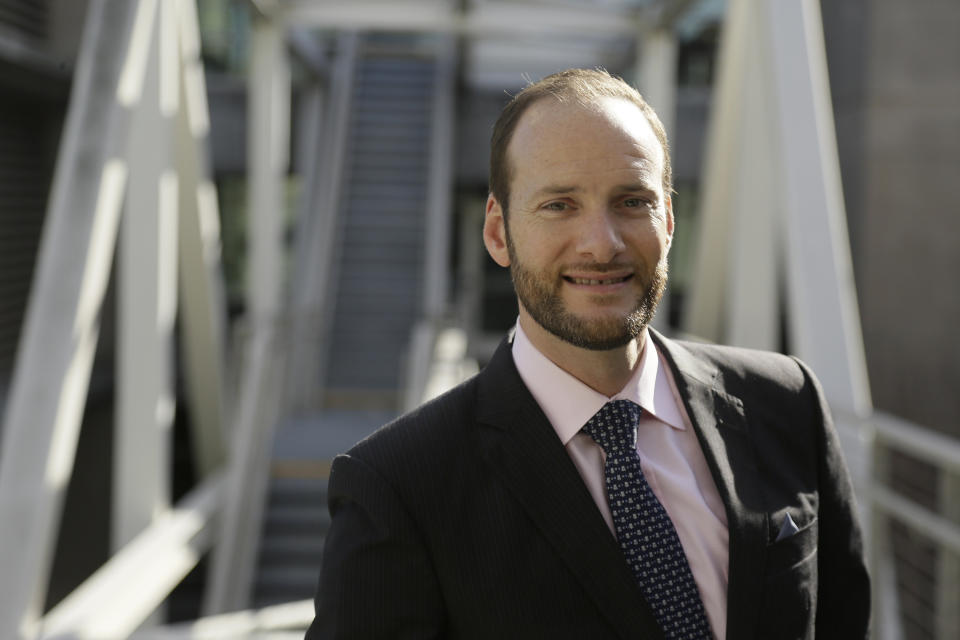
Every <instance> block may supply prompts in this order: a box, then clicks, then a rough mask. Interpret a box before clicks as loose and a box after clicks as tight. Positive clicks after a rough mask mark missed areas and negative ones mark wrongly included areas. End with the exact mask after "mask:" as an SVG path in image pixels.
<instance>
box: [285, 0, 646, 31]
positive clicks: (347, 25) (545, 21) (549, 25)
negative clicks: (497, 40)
mask: <svg viewBox="0 0 960 640" xmlns="http://www.w3.org/2000/svg"><path fill="white" fill-rule="evenodd" d="M274 15H275V16H276V17H277V18H279V19H281V20H283V21H284V22H285V23H286V24H288V25H290V26H311V27H316V28H326V29H341V30H356V31H362V30H379V31H424V32H434V33H435V32H445V33H454V34H459V35H463V36H468V37H477V36H486V35H504V34H507V35H511V34H512V35H525V34H541V35H544V34H562V33H567V34H578V35H598V36H603V37H610V36H626V37H633V36H634V35H635V34H636V25H635V20H634V16H635V12H632V11H629V10H625V9H621V10H616V9H607V10H602V11H598V10H597V8H596V7H589V6H582V7H580V6H573V5H557V6H551V7H545V6H544V5H542V4H536V3H532V2H506V1H503V0H499V1H488V2H483V3H480V4H478V5H476V6H474V7H473V8H471V9H470V10H468V11H466V12H461V11H459V10H457V9H456V8H455V3H453V2H449V1H448V0H393V1H391V0H379V1H368V2H351V3H344V2H339V1H337V0H287V1H286V2H283V3H282V4H281V5H280V6H279V7H278V9H277V11H276V12H275V14H274Z"/></svg>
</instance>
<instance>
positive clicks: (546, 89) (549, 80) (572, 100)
mask: <svg viewBox="0 0 960 640" xmlns="http://www.w3.org/2000/svg"><path fill="white" fill-rule="evenodd" d="M546 98H553V100H554V101H556V103H559V104H562V105H567V104H569V105H577V106H580V107H582V108H585V109H593V110H596V109H597V108H598V104H599V103H600V102H602V99H603V98H620V99H622V100H625V101H626V102H628V103H631V104H633V105H634V106H636V107H637V108H638V109H639V111H640V112H641V114H642V115H643V116H644V118H645V119H646V122H647V124H648V125H649V126H650V128H651V129H652V130H653V133H654V137H655V138H656V139H657V141H658V143H659V146H660V149H661V152H662V154H663V175H662V186H663V191H664V194H665V196H669V194H670V193H671V192H672V187H673V168H672V163H671V160H670V145H669V141H668V139H667V135H666V131H665V130H664V127H663V123H662V122H661V121H660V118H659V117H658V116H657V113H656V111H655V110H654V109H653V108H652V107H651V106H650V105H649V104H648V103H647V101H646V100H644V99H643V96H642V95H640V93H639V92H638V91H637V90H636V89H635V88H634V87H632V86H631V85H629V84H628V83H627V82H625V81H624V80H623V79H622V78H619V77H617V76H614V75H611V74H610V73H608V72H607V71H605V70H603V69H567V70H566V71H561V72H559V73H555V74H551V75H549V76H546V77H545V78H543V79H541V80H539V81H538V82H534V83H531V84H530V85H528V86H527V87H525V88H524V89H523V90H522V91H520V93H518V94H517V95H515V96H514V97H513V98H512V99H511V100H510V101H509V102H508V103H507V105H506V106H505V107H504V108H503V111H501V113H500V116H499V117H498V118H497V122H496V124H495V125H494V128H493V135H492V136H491V140H490V143H491V145H490V193H491V195H492V196H493V197H494V198H495V199H496V200H497V201H498V202H499V203H500V205H501V207H502V208H503V211H504V213H506V212H507V209H508V206H509V196H510V183H511V182H512V180H513V173H514V167H513V166H512V163H511V162H510V161H509V153H508V150H509V146H510V145H511V144H512V142H513V137H514V133H515V131H516V128H517V125H518V124H519V122H520V121H521V120H523V116H524V115H525V114H526V113H527V112H528V111H530V110H532V109H533V108H534V107H535V105H537V104H538V103H541V102H542V101H544V99H546Z"/></svg>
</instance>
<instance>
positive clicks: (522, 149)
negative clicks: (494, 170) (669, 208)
mask: <svg viewBox="0 0 960 640" xmlns="http://www.w3.org/2000/svg"><path fill="white" fill-rule="evenodd" d="M507 158H508V160H509V162H510V168H511V173H512V175H513V177H514V180H513V181H512V182H517V181H521V182H523V181H528V180H530V179H531V178H532V179H537V178H542V179H552V178H554V177H556V178H565V179H567V178H569V179H584V180H587V179H602V178H604V177H607V176H609V175H611V174H614V173H616V174H624V177H627V175H626V174H633V176H632V177H634V178H642V179H644V180H645V181H646V180H649V181H650V182H652V183H654V182H655V183H659V182H660V181H661V180H662V178H663V164H664V156H663V147H662V146H661V144H660V142H659V140H658V139H657V136H656V134H655V133H654V131H653V128H652V127H651V126H650V123H649V122H648V121H647V118H646V116H644V114H643V112H642V111H641V110H640V108H639V107H638V106H637V105H635V104H634V103H632V102H630V101H629V100H626V99H624V98H600V99H599V100H597V101H595V102H593V103H591V104H589V105H581V104H575V103H569V102H567V103H561V102H559V101H558V100H554V99H552V98H544V99H541V100H539V101H538V102H536V103H534V104H533V105H531V107H530V108H529V109H528V110H527V111H526V112H525V113H524V114H523V115H522V116H521V118H520V121H519V122H518V123H517V127H516V130H515V131H514V134H513V137H512V139H511V140H510V144H509V146H508V148H507Z"/></svg>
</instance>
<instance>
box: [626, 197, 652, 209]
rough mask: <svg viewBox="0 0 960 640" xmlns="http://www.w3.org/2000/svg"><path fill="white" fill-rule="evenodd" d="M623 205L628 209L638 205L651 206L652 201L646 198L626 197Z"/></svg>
mask: <svg viewBox="0 0 960 640" xmlns="http://www.w3.org/2000/svg"><path fill="white" fill-rule="evenodd" d="M623 206H625V207H627V208H628V209H636V208H638V207H649V206H650V201H649V200H648V199H646V198H625V199H624V200H623Z"/></svg>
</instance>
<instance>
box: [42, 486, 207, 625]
mask: <svg viewBox="0 0 960 640" xmlns="http://www.w3.org/2000/svg"><path fill="white" fill-rule="evenodd" d="M223 489H224V487H223V478H222V476H221V475H218V474H214V475H211V476H210V477H208V478H207V479H206V480H205V481H204V482H203V483H202V484H200V485H198V486H197V487H196V488H195V489H194V490H193V491H192V492H191V493H190V494H188V495H187V496H186V497H184V498H183V500H181V501H180V502H179V503H178V504H177V505H176V507H175V508H174V509H173V510H170V511H167V512H166V513H164V514H163V515H162V516H160V517H158V518H157V519H156V520H155V521H154V522H153V524H151V525H150V526H149V527H148V528H147V529H145V530H144V531H142V532H140V533H139V534H138V535H137V536H136V537H135V538H134V539H133V540H131V541H130V543H128V544H127V545H126V546H124V547H123V549H121V550H120V551H118V552H117V553H115V554H114V555H113V556H112V557H111V558H110V560H109V561H108V562H107V563H106V564H104V565H103V566H102V567H100V569H98V570H97V571H96V572H94V573H93V575H91V576H90V577H89V578H87V579H86V580H85V581H84V582H83V584H81V585H80V586H79V587H77V588H76V589H74V590H73V591H72V592H71V593H70V595H68V596H67V597H66V598H64V599H63V600H62V601H61V602H60V604H58V605H57V606H55V607H54V608H53V609H51V610H50V612H49V613H48V614H47V615H46V616H44V618H43V621H42V625H41V630H42V631H41V633H40V634H39V637H40V638H44V639H46V638H49V639H51V640H53V639H58V638H59V639H63V638H126V637H128V636H130V634H131V633H133V632H134V631H135V630H136V629H138V628H139V627H140V626H141V625H142V624H143V622H144V621H145V620H147V619H148V618H149V616H150V615H151V614H152V613H153V612H154V611H156V609H157V607H159V606H160V605H161V604H162V603H163V602H164V601H165V600H166V598H167V596H168V595H169V594H170V591H172V590H173V588H174V587H175V586H177V585H178V584H179V583H180V581H181V580H183V578H184V577H185V576H186V575H187V574H188V573H189V572H190V570H191V569H193V568H194V567H195V566H196V564H197V562H198V561H199V559H200V557H201V556H202V555H203V554H204V552H206V551H207V550H208V549H209V548H210V545H211V543H212V542H213V539H214V535H213V533H214V527H213V523H214V522H215V521H216V520H215V518H216V515H217V514H218V513H219V511H220V505H221V504H222V501H223Z"/></svg>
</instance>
